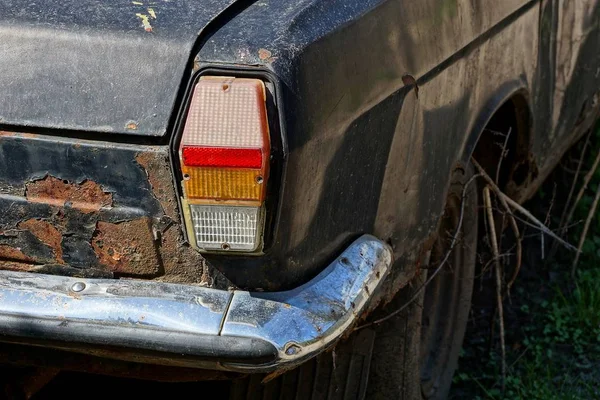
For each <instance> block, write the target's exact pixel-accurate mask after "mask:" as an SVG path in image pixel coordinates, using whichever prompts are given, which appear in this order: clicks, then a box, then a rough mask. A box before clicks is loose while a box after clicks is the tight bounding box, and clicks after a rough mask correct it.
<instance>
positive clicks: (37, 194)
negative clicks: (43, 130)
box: [0, 133, 229, 287]
mask: <svg viewBox="0 0 600 400" xmlns="http://www.w3.org/2000/svg"><path fill="white" fill-rule="evenodd" d="M0 170H2V171H5V172H4V173H3V175H2V176H1V177H0V182H1V183H0V208H1V209H2V213H1V214H0V268H3V269H10V270H21V271H31V272H44V273H55V274H63V275H70V276H73V275H75V276H82V277H97V276H104V277H143V278H153V279H159V280H167V281H171V282H182V283H196V284H203V285H211V286H213V285H219V284H221V285H222V286H224V287H227V286H228V285H229V284H228V282H227V281H226V280H224V279H223V278H222V277H221V276H220V275H219V274H218V273H216V272H215V273H212V274H209V268H210V267H207V266H206V264H205V262H204V259H203V258H202V257H201V256H200V254H198V253H197V252H196V251H194V250H192V249H191V248H190V247H189V246H187V245H185V244H184V243H183V242H184V241H183V236H182V233H181V232H182V231H181V227H180V225H179V224H180V222H179V213H178V211H177V198H176V195H175V190H174V187H173V183H172V175H171V169H170V164H169V160H168V151H167V149H166V148H165V147H153V146H133V145H119V144H109V143H102V142H89V141H82V140H72V139H57V138H52V137H45V136H37V135H30V134H18V133H5V134H2V135H0Z"/></svg>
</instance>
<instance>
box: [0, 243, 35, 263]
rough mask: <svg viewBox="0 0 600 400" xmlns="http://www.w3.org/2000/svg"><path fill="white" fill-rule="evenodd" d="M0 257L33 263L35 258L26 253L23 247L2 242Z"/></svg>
mask: <svg viewBox="0 0 600 400" xmlns="http://www.w3.org/2000/svg"><path fill="white" fill-rule="evenodd" d="M0 258H2V259H5V260H10V261H21V262H26V263H31V262H33V260H32V259H31V258H30V257H28V256H27V255H25V254H24V253H23V252H22V251H21V249H19V248H17V247H12V246H9V245H6V244H0Z"/></svg>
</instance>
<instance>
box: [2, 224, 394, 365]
mask: <svg viewBox="0 0 600 400" xmlns="http://www.w3.org/2000/svg"><path fill="white" fill-rule="evenodd" d="M391 262H392V252H391V250H390V248H389V246H387V245H386V244H385V243H383V242H381V241H380V240H378V239H376V238H374V237H372V236H367V235H366V236H363V237H361V238H359V239H358V240H356V241H355V242H354V243H353V244H352V245H351V246H349V247H348V248H347V249H346V250H345V251H344V252H343V253H342V254H341V255H340V256H339V257H338V258H337V259H336V260H335V261H334V262H332V263H331V264H330V265H329V266H328V267H327V268H326V269H325V270H324V271H323V272H321V273H320V274H319V275H317V276H316V277H315V278H314V279H312V280H311V281H310V282H308V283H306V284H304V285H302V286H300V287H298V288H296V289H294V290H290V291H285V292H275V293H260V292H256V293H253V292H246V291H238V290H236V291H224V290H216V289H210V288H203V287H195V286H189V285H178V284H166V283H159V282H151V281H140V280H107V279H81V278H70V277H58V276H48V275H39V274H29V273H22V272H11V271H2V272H0V335H2V338H3V339H2V340H10V341H15V340H16V341H20V342H23V341H24V342H28V341H29V340H32V341H36V343H37V344H39V345H42V346H49V347H56V348H67V349H69V348H71V349H73V350H75V351H79V352H87V353H91V354H100V353H99V352H101V349H105V348H107V347H106V346H108V348H110V349H113V350H115V349H116V350H115V351H114V352H113V354H126V353H127V354H131V353H132V352H133V353H134V354H135V353H136V352H139V353H140V354H146V356H147V354H148V353H150V354H151V357H152V359H153V360H155V361H156V360H161V359H162V360H170V361H174V360H177V359H184V360H187V363H186V365H195V366H198V367H202V368H211V369H220V370H230V371H249V372H259V371H260V372H266V371H272V370H274V369H277V368H281V367H291V366H294V365H296V364H298V363H301V362H302V361H304V360H306V359H308V358H310V357H313V356H315V355H316V354H318V353H320V352H321V351H323V350H325V349H327V348H328V347H329V346H330V345H331V344H333V343H334V342H335V340H336V339H338V338H340V337H341V336H342V335H343V334H344V333H345V332H346V331H347V330H348V329H349V328H350V327H351V326H352V325H353V323H354V322H356V321H357V319H358V318H360V316H361V313H362V312H363V311H364V310H365V306H366V304H367V302H368V300H369V298H370V295H371V294H372V293H374V292H375V291H376V290H377V288H378V286H379V285H380V283H381V282H382V281H383V280H384V278H385V276H386V275H387V273H388V270H389V268H390V266H391ZM99 349H100V350H99ZM119 349H121V350H119ZM159 362H160V361H159Z"/></svg>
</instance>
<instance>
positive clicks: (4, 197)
mask: <svg viewBox="0 0 600 400" xmlns="http://www.w3.org/2000/svg"><path fill="white" fill-rule="evenodd" d="M599 21H600V2H599V1H597V0H582V1H580V2H568V1H567V0H556V1H548V0H507V1H502V2H497V3H496V4H493V5H485V6H483V5H480V4H477V3H476V2H472V1H468V0H453V1H448V2H440V1H436V0H424V1H423V0H420V1H417V0H408V1H401V0H366V1H342V0H328V1H325V0H300V1H291V0H290V1H287V0H286V1H271V0H261V1H245V0H238V1H236V0H202V1H193V0H176V1H154V2H147V1H111V2H102V3H99V2H97V1H93V0H84V1H77V2H76V1H59V0H50V1H46V2H44V4H34V3H28V2H25V1H22V0H9V1H4V2H3V4H2V5H0V38H2V40H1V41H0V89H1V90H0V93H3V95H2V96H0V124H1V126H0V128H1V129H2V130H1V131H0V269H1V270H2V271H5V272H4V273H5V275H4V276H3V277H2V279H0V288H1V289H2V290H5V291H6V293H5V295H9V294H10V295H14V294H15V293H16V292H15V293H13V291H19V290H21V291H22V292H19V293H21V294H22V296H23V297H27V296H31V298H30V299H31V301H30V302H29V303H27V304H25V303H24V304H22V305H20V306H22V307H23V308H22V309H19V310H17V309H11V308H10V307H9V308H7V309H2V307H0V309H1V311H2V312H4V313H5V314H6V319H5V320H4V323H5V327H7V326H9V325H10V324H11V323H12V322H10V321H12V319H11V318H13V317H14V314H15V313H16V312H17V311H18V312H28V313H32V314H31V315H32V316H36V318H37V317H44V318H47V319H49V320H51V321H54V322H56V323H57V324H61V323H62V325H60V326H61V329H62V328H64V329H63V330H61V329H58V328H56V326H54V325H52V324H50V325H52V326H50V325H49V326H45V325H44V326H42V325H39V326H34V327H33V328H32V330H31V331H28V332H25V331H20V330H14V329H13V328H10V329H9V328H6V330H5V331H4V332H3V333H4V335H5V336H6V337H7V338H8V339H7V340H10V341H11V342H15V341H16V342H19V343H23V342H25V343H29V342H31V341H32V340H33V339H34V338H35V339H36V340H41V341H42V342H43V341H44V335H47V339H48V342H47V343H44V346H47V347H53V348H55V349H63V350H64V349H65V348H67V347H69V348H68V349H67V350H69V351H75V352H79V353H89V354H94V355H99V356H102V357H109V358H125V359H127V360H128V361H135V362H138V361H140V362H147V363H161V364H167V365H179V366H185V367H190V366H191V367H201V368H210V369H217V370H221V371H237V372H247V371H252V372H271V371H273V370H277V369H279V368H280V367H281V365H282V364H285V363H289V364H287V367H293V366H296V365H298V364H300V363H302V362H304V361H306V360H307V359H309V358H310V357H312V356H314V355H315V354H317V353H318V352H321V351H323V350H325V349H326V348H329V347H331V346H332V345H333V344H335V341H337V340H338V339H339V338H341V337H343V336H344V335H347V334H348V333H349V332H350V331H349V329H350V327H351V326H353V325H354V324H355V323H356V322H357V321H359V320H362V319H364V318H366V317H367V316H368V314H369V313H370V312H371V311H373V310H374V309H375V308H376V306H377V305H378V304H380V303H385V302H387V301H389V300H391V299H392V298H393V297H394V296H395V295H396V293H398V291H399V290H400V289H401V288H403V287H404V286H406V285H407V283H408V282H409V281H410V280H411V279H412V278H413V277H414V276H415V275H417V273H418V272H419V268H420V266H421V265H422V264H425V263H426V262H427V257H428V254H429V251H430V250H431V247H432V244H433V241H434V240H435V235H436V230H437V227H438V222H439V220H440V217H441V216H442V214H443V211H444V204H445V201H446V193H447V192H448V189H449V187H450V177H451V175H452V172H453V171H454V170H455V169H456V168H457V167H461V168H462V167H464V166H465V165H466V164H468V162H469V159H470V157H471V155H472V152H473V150H474V149H475V146H476V144H477V143H478V141H479V140H480V138H481V137H483V136H484V127H485V126H486V124H487V123H488V121H489V120H490V119H491V118H492V115H494V113H496V112H497V111H498V110H499V109H500V107H501V106H503V105H505V104H510V105H511V107H513V108H514V110H513V111H514V115H515V117H514V119H515V127H514V129H515V131H514V133H513V137H514V147H513V148H512V152H511V155H510V160H509V161H507V162H506V163H505V165H504V168H505V171H504V172H503V174H502V176H503V177H504V181H503V187H504V188H506V189H507V192H508V193H509V194H510V195H511V196H512V197H513V198H515V199H516V200H518V201H523V200H525V199H526V198H528V197H529V196H530V195H531V194H532V193H533V192H534V191H535V189H536V188H537V186H538V185H539V184H540V182H541V181H542V180H543V178H544V177H545V176H546V175H547V174H548V173H549V171H550V170H551V169H552V167H553V166H554V165H555V163H556V162H557V161H558V159H559V156H560V155H561V154H562V153H563V152H564V151H565V150H566V149H567V148H568V147H569V146H570V145H571V144H572V143H573V141H574V140H576V139H577V138H578V137H580V135H581V134H582V133H583V132H585V130H586V129H587V127H589V125H590V124H591V122H592V121H593V120H594V119H595V118H596V117H597V116H598V110H599V105H598V103H599V101H598V95H599V92H598V89H599V88H600V74H599V73H598V71H599V70H600V53H599V52H598V51H597V49H598V46H600V43H599V40H600V39H599V38H600V29H599V24H600V22H599ZM574 38H577V40H575V39H574ZM223 76H225V77H231V79H233V78H238V79H240V80H242V79H247V80H253V81H254V82H260V85H262V86H260V87H263V88H264V93H263V95H264V98H265V101H264V107H265V111H264V113H265V115H266V117H265V118H266V119H267V121H266V128H265V129H266V131H268V134H269V135H270V136H269V140H270V143H269V146H270V147H269V152H270V153H268V154H269V157H268V159H266V161H265V162H264V163H263V164H261V167H262V168H263V169H264V171H267V169H266V168H268V171H269V176H268V182H264V185H265V189H264V193H265V199H264V205H261V207H264V210H263V209H261V210H263V211H261V213H262V212H264V213H263V214H260V216H261V217H260V218H262V219H260V218H259V219H258V224H259V225H260V224H262V226H263V228H262V229H263V230H262V231H261V232H260V233H261V235H262V236H261V241H260V246H259V247H258V250H257V251H256V252H248V253H244V252H240V253H237V254H236V253H235V252H231V251H228V250H230V249H229V245H228V244H227V243H223V247H222V248H221V251H212V252H211V251H203V252H200V251H199V248H198V246H196V244H195V242H194V239H193V238H191V236H190V226H191V225H192V222H191V221H192V218H191V217H190V216H189V215H187V214H186V213H187V212H188V211H186V210H187V208H186V207H187V206H188V202H187V200H188V199H187V198H186V190H187V189H186V186H185V185H186V183H185V181H186V180H187V179H190V176H189V175H188V174H186V173H183V172H182V169H181V163H180V162H181V160H180V157H181V153H180V150H181V147H180V144H181V141H182V135H184V131H185V129H186V128H185V127H186V123H187V122H188V121H189V120H190V118H191V116H193V115H194V114H193V112H192V111H193V110H192V111H190V109H191V108H192V107H193V105H192V104H191V103H192V97H193V94H194V90H195V88H196V87H197V85H199V84H200V83H201V82H203V79H205V78H209V77H212V78H215V77H223ZM205 81H206V80H205ZM228 82H229V81H228ZM232 82H234V81H232ZM232 85H233V83H232ZM229 89H230V86H229V83H225V84H224V85H223V92H226V91H228V90H229ZM261 104H262V103H261ZM240 129H241V128H240ZM484 158H485V155H484ZM489 159H490V160H493V159H494V158H493V157H492V156H490V157H489ZM266 177H267V175H266V174H265V175H264V177H263V176H258V177H257V179H256V182H254V183H253V184H256V185H261V184H263V178H266ZM258 178H259V179H258ZM267 183H268V184H267ZM261 190H262V189H261ZM218 201H222V199H218ZM218 201H216V202H215V204H217V203H218ZM211 204H212V203H211ZM244 204H245V206H247V205H248V204H246V203H244ZM212 205H214V204H212ZM238 206H239V204H238ZM194 221H196V220H194ZM195 223H196V222H194V224H195ZM192 235H193V234H192ZM371 235H372V236H371ZM250 253H251V254H250ZM30 274H31V275H33V274H36V275H35V277H36V278H32V277H30V276H29V275H30ZM38 277H41V278H40V279H37V278H38ZM44 277H48V278H47V281H44V279H45V278H44ZM334 278H335V280H334ZM113 281H114V282H113ZM332 282H333V283H332ZM80 283H81V284H83V289H81V291H77V292H74V290H73V288H74V287H77V288H79V287H80V286H73V285H75V284H80ZM326 283H327V285H325V284H326ZM136 285H139V286H136ZM152 285H156V286H152ZM80 292H81V293H80ZM40 293H43V294H44V296H48V297H50V298H52V299H54V300H55V301H57V302H60V301H62V300H61V299H65V301H66V302H67V303H69V304H72V307H75V311H73V309H70V310H69V311H68V312H66V311H65V312H63V311H62V310H60V311H59V310H57V309H53V308H51V307H39V309H38V310H37V312H39V313H40V314H39V315H38V314H36V308H35V307H34V300H35V301H37V299H38V298H39V296H38V295H39V294H40ZM73 296H76V297H78V298H81V297H82V296H83V298H85V300H84V301H81V302H79V303H78V302H77V301H73V300H72V299H73ZM85 296H90V297H89V298H90V300H88V298H87V297H85ZM312 297H314V298H316V299H317V300H318V301H315V302H314V303H311V301H310V299H311V298H312ZM207 298H211V299H213V298H218V299H219V301H220V303H219V304H220V306H219V307H217V308H214V307H213V304H212V303H211V304H209V305H207V304H206V303H205V302H204V303H203V301H204V300H203V299H207ZM98 299H102V300H98ZM140 299H143V300H140ZM96 301H99V303H95V302H96ZM105 302H108V303H105ZM110 302H113V303H110ZM155 302H156V303H155ZM109 303H110V304H112V305H113V306H114V305H115V304H117V305H119V307H122V308H121V311H123V310H125V311H123V312H124V314H119V312H120V311H119V312H117V311H115V310H117V308H118V307H116V306H115V307H113V308H111V307H112V306H111V307H107V314H106V315H104V316H102V318H100V317H98V316H97V315H95V314H94V315H92V316H90V315H89V314H88V311H89V310H90V309H92V308H94V307H97V306H98V304H109ZM77 304H79V305H77ZM84 304H85V305H84ZM156 304H159V305H160V307H163V308H160V307H159V308H160V309H159V310H158V311H157V313H156V314H153V315H154V319H152V318H151V319H152V321H153V322H148V321H146V322H143V321H142V320H140V319H139V318H140V315H141V314H140V311H139V309H138V308H137V307H138V306H139V307H146V308H152V307H153V306H155V305H156ZM197 304H201V307H200V309H201V310H203V311H202V312H205V311H206V310H210V313H213V314H214V313H216V314H218V316H219V318H220V319H219V323H214V324H212V325H211V324H209V325H210V326H208V325H204V322H203V321H199V320H197V319H195V317H194V315H193V313H187V311H185V310H188V311H189V309H188V308H186V307H196V306H197ZM77 307H82V308H81V310H84V311H85V312H84V311H81V313H80V312H79V311H77V310H78V309H77ZM85 307H90V308H89V309H88V308H85ZM170 307H173V308H170ZM180 307H183V308H180ZM173 310H176V311H178V312H181V314H178V315H179V316H180V320H176V318H175V319H174V320H173V319H172V318H170V316H171V314H170V312H173ZM127 312H130V313H129V314H128V313H127ZM210 313H208V314H207V315H211V316H213V317H214V315H213V314H210ZM0 314H1V312H0ZM82 315H83V317H82ZM144 315H145V314H144ZM60 317H62V318H66V319H67V320H68V321H67V322H66V323H65V322H64V321H60V320H55V318H58V319H60ZM84 317H85V318H84ZM96 317H98V318H96ZM86 318H87V319H86ZM289 320H294V321H296V325H293V327H291V328H290V329H289V331H286V332H283V331H284V330H283V329H281V328H280V325H285V322H286V321H289ZM123 321H125V322H123ZM165 321H166V322H165ZM298 321H300V322H298ZM213 322H214V321H213ZM69 324H71V326H74V327H77V326H79V325H78V324H82V325H81V326H82V328H81V329H82V331H78V332H86V334H87V333H89V332H88V330H87V329H91V328H90V327H91V326H96V325H100V326H103V329H106V331H104V333H105V332H108V331H110V330H111V329H115V331H114V332H119V329H125V328H126V329H128V330H129V329H131V330H133V331H134V332H136V333H135V335H140V336H139V338H140V341H141V342H140V343H142V345H139V346H137V350H143V351H153V352H158V353H160V354H158V355H156V354H154V355H151V356H149V355H147V354H144V355H141V354H139V352H137V351H131V352H125V353H123V354H118V353H119V352H118V351H114V349H112V350H109V349H108V348H106V349H104V350H98V348H97V345H107V344H108V345H110V346H115V347H117V348H119V346H121V347H125V348H130V349H131V348H135V347H136V346H133V345H132V343H131V342H127V343H124V342H119V341H118V340H116V341H114V342H113V341H111V340H112V339H110V338H111V337H113V336H118V334H117V333H114V335H113V336H110V335H108V334H106V336H103V335H104V333H102V334H100V333H98V334H97V336H94V335H92V334H90V336H89V337H88V336H85V335H83V336H85V337H87V339H86V340H85V341H83V342H82V343H79V344H78V345H77V346H73V347H70V346H66V345H65V341H68V340H71V339H70V336H68V330H69V329H73V330H74V331H75V330H76V328H67V326H68V325H69ZM86 324H87V325H86ZM94 324H96V325H94ZM103 324H104V325H103ZM0 325H2V319H1V318H0ZM142 325H143V326H142ZM10 326H12V325H10ZM138 328H139V329H138ZM77 329H79V328H77ZM153 329H154V330H156V331H157V332H158V331H161V329H164V332H170V333H173V332H175V331H176V332H177V335H179V334H181V335H183V336H181V337H182V339H181V340H183V337H185V338H187V336H185V335H187V334H190V335H199V337H200V336H201V337H202V338H201V339H198V340H199V341H200V342H199V343H201V344H203V345H206V346H209V345H210V346H213V349H217V350H215V351H213V352H212V353H210V352H207V351H205V350H206V348H201V347H202V346H201V345H198V347H197V348H192V347H193V346H192V347H190V348H187V349H183V350H182V348H180V347H177V346H175V347H169V345H168V344H166V343H164V342H161V341H160V340H159V339H158V338H157V337H156V336H152V334H153V333H152V330H153ZM65 330H66V331H67V333H64V331H65ZM100 330H102V329H100ZM74 331H73V332H74ZM110 332H112V331H110ZM161 332H163V331H161ZM182 332H183V333H185V335H184V334H183V333H182ZM146 334H147V335H149V336H144V335H146ZM142 336H143V338H142ZM215 337H216V338H217V339H215ZM232 338H233V339H232ZM186 340H187V339H186ZM236 340H239V341H238V342H236ZM298 340H300V342H298ZM302 340H304V341H302ZM244 346H254V347H255V351H254V352H252V351H250V352H246V350H247V348H243V347H244ZM174 349H176V350H174ZM226 349H230V350H231V353H229V354H226V353H227V351H226ZM196 350H197V351H196ZM174 351H176V352H179V353H181V354H183V355H184V357H179V356H178V357H174V356H172V354H171V353H172V352H174ZM181 354H179V355H181ZM244 359H251V360H252V363H250V364H251V365H250V366H248V365H245V364H244ZM207 374H208V373H207ZM210 374H213V373H210ZM211 376H212V375H211Z"/></svg>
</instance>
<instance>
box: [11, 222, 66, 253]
mask: <svg viewBox="0 0 600 400" xmlns="http://www.w3.org/2000/svg"><path fill="white" fill-rule="evenodd" d="M18 228H19V229H26V230H28V231H29V232H31V233H32V234H33V235H34V236H35V237H36V238H38V239H39V240H40V241H41V242H42V243H44V244H46V245H47V246H49V247H51V248H52V251H53V252H54V255H55V256H56V261H57V262H58V263H59V264H64V263H65V261H64V260H63V258H62V235H61V234H60V232H59V231H58V229H56V228H55V227H54V226H53V225H52V224H50V223H49V222H47V221H43V220H37V219H35V218H32V219H28V220H27V221H23V222H20V223H19V225H18Z"/></svg>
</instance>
